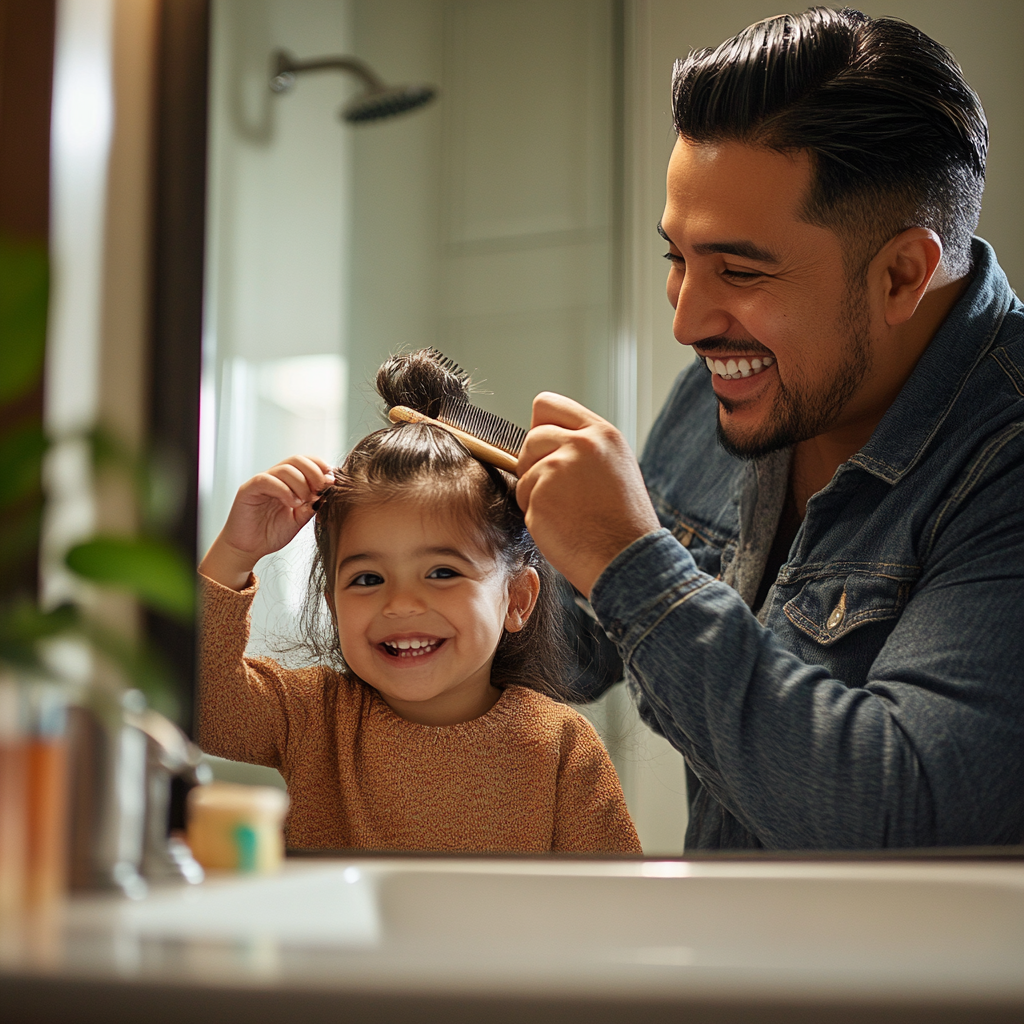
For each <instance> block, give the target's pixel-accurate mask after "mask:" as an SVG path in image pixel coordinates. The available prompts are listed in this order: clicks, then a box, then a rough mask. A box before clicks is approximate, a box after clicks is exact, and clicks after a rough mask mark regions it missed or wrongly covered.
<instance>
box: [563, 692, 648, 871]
mask: <svg viewBox="0 0 1024 1024" xmlns="http://www.w3.org/2000/svg"><path fill="white" fill-rule="evenodd" d="M552 850H554V851H555V852H558V853H643V849H642V848H641V846H640V839H639V837H638V836H637V834H636V829H635V828H634V827H633V822H632V820H631V819H630V817H629V811H628V810H627V809H626V799H625V797H624V796H623V795H622V786H621V785H620V784H619V777H618V775H617V774H616V772H615V766H614V765H613V764H612V762H611V758H610V757H609V756H608V753H607V751H606V750H605V749H604V747H603V746H602V745H601V740H600V739H599V738H598V735H597V733H596V732H595V731H594V727H593V726H592V725H591V724H590V723H589V722H588V721H587V720H586V719H585V718H584V717H583V716H582V715H581V714H579V712H576V711H572V712H571V715H570V717H569V718H568V719H567V720H566V723H565V726H564V728H563V731H562V752H561V761H560V764H559V770H558V790H557V793H556V795H555V836H554V842H553V843H552Z"/></svg>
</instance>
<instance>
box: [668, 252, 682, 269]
mask: <svg viewBox="0 0 1024 1024" xmlns="http://www.w3.org/2000/svg"><path fill="white" fill-rule="evenodd" d="M664 255H665V259H667V260H668V261H669V263H671V264H672V265H673V266H674V267H685V266H686V260H684V259H683V257H682V256H680V255H679V254H678V253H674V252H667V253H665V254H664Z"/></svg>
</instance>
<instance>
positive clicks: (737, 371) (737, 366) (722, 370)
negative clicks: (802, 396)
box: [704, 356, 775, 380]
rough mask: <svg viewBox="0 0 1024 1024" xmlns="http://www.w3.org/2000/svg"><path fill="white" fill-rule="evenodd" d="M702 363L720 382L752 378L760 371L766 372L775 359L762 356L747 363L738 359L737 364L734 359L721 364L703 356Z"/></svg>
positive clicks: (719, 361) (719, 360) (720, 361)
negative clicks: (720, 379) (715, 374)
mask: <svg viewBox="0 0 1024 1024" xmlns="http://www.w3.org/2000/svg"><path fill="white" fill-rule="evenodd" d="M704 362H705V363H706V364H707V367H708V369H709V370H710V371H711V372H712V373H717V374H718V376H719V377H721V378H722V380H740V379H741V378H743V377H752V376H754V375H755V374H758V373H760V372H761V371H762V370H767V369H768V367H769V366H771V365H772V363H774V362H775V358H774V357H773V356H762V357H761V358H760V359H751V360H750V361H749V362H748V361H747V360H746V359H740V360H739V361H738V362H737V361H736V360H735V359H730V360H729V361H728V362H722V360H721V359H712V358H711V357H710V356H705V357H704Z"/></svg>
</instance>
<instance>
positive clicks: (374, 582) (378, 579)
mask: <svg viewBox="0 0 1024 1024" xmlns="http://www.w3.org/2000/svg"><path fill="white" fill-rule="evenodd" d="M383 582H384V577H383V576H378V575H377V573H375V572H361V573H360V574H359V575H358V576H356V577H355V579H353V580H352V582H351V583H350V584H349V586H350V587H379V586H380V585H381V584H382V583H383Z"/></svg>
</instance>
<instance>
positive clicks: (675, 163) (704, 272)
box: [661, 140, 871, 457]
mask: <svg viewBox="0 0 1024 1024" xmlns="http://www.w3.org/2000/svg"><path fill="white" fill-rule="evenodd" d="M810 180H811V163H810V159H809V158H808V156H807V155H806V154H805V153H797V154H782V153H776V152H772V151H769V150H762V149H754V148H751V147H749V146H745V145H742V144H740V143H735V142H728V143H722V144H716V145H693V144H690V143H687V142H684V141H682V140H679V141H678V142H677V143H676V146H675V149H674V150H673V153H672V159H671V161H670V162H669V169H668V189H667V200H666V204H665V212H664V214H663V216H662V219H661V230H662V233H663V234H664V236H665V238H666V240H667V241H668V243H669V253H668V258H669V260H670V262H671V269H670V270H669V275H668V285H667V292H668V299H669V302H671V303H672V306H673V307H674V308H675V311H676V312H675V318H674V321H673V333H674V334H675V337H676V340H677V341H679V342H680V343H681V344H683V345H692V346H693V347H694V349H695V351H696V353H697V355H698V357H699V358H702V359H703V360H704V361H705V364H706V365H707V366H708V368H709V372H710V373H712V386H713V388H714V390H715V394H716V395H717V397H718V401H719V417H718V425H719V437H720V439H721V441H722V443H723V444H724V445H725V447H726V448H727V449H728V450H729V451H731V452H732V453H733V454H735V455H739V456H743V457H756V456H758V455H763V454H766V453H767V452H770V451H775V450H777V449H779V448H783V447H785V446H787V445H790V444H793V443H795V442H797V441H803V440H806V439H808V438H811V437H815V436H818V435H822V434H826V433H829V432H831V431H835V430H840V431H841V430H843V429H844V427H852V426H854V425H855V424H856V421H857V420H858V418H860V417H861V416H863V415H864V413H865V411H866V410H865V409H862V408H860V406H861V405H862V404H863V402H862V401H861V400H860V398H861V393H862V392H863V390H864V388H863V385H864V380H865V377H866V376H867V374H868V372H869V370H870V367H871V338H870V311H869V308H868V304H867V297H866V292H865V289H864V286H863V285H862V284H860V283H851V281H850V280H849V276H848V273H847V269H846V266H845V264H844V262H843V249H842V245H841V243H840V240H839V238H838V236H837V235H835V234H834V233H833V232H832V231H829V230H827V229H825V228H821V227H816V226H814V225H812V224H808V223H806V222H805V221H803V220H800V218H799V212H800V209H801V204H802V201H803V198H804V196H805V195H806V192H807V188H808V186H809V184H810Z"/></svg>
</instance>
